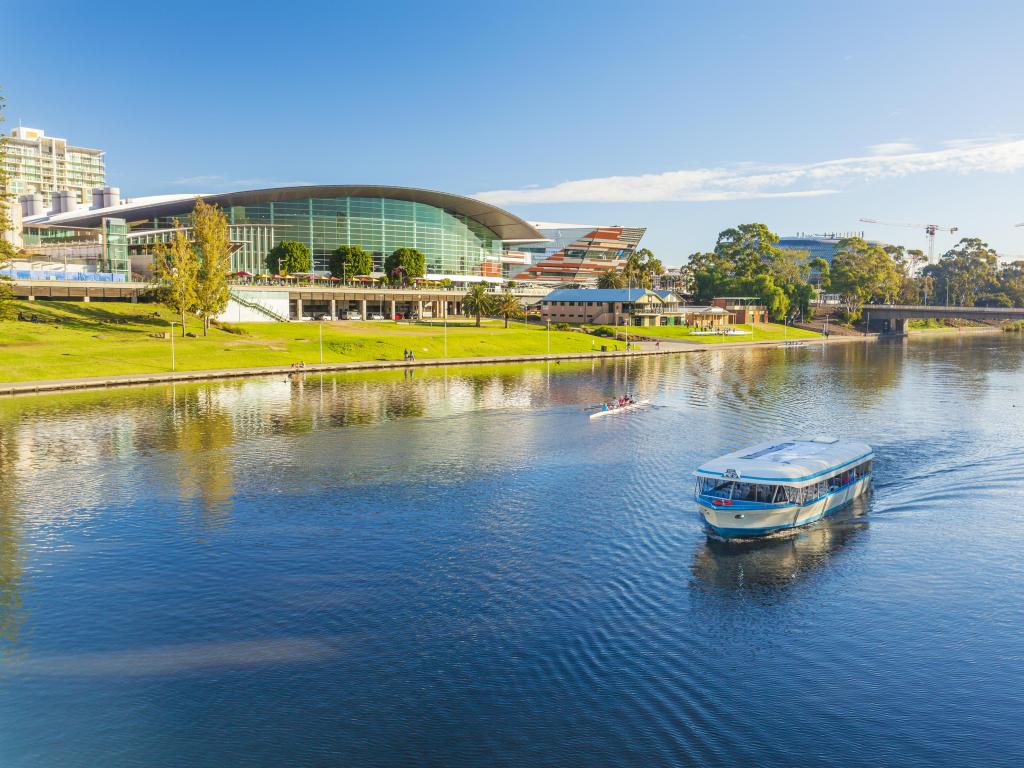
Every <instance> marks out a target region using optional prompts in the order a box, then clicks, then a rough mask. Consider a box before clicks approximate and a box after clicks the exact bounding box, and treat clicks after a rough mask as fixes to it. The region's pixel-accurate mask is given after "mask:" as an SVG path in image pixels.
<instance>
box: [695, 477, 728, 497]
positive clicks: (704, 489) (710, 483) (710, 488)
mask: <svg viewBox="0 0 1024 768" xmlns="http://www.w3.org/2000/svg"><path fill="white" fill-rule="evenodd" d="M734 485H735V483H734V482H733V481H732V480H718V479H716V478H713V477H705V478H702V480H701V493H703V494H705V495H706V496H715V497H717V498H719V499H728V498H731V493H732V487H733V486H734Z"/></svg>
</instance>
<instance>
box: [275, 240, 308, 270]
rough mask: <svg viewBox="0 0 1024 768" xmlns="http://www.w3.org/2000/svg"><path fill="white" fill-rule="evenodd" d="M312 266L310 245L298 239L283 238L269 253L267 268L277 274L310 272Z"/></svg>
mask: <svg viewBox="0 0 1024 768" xmlns="http://www.w3.org/2000/svg"><path fill="white" fill-rule="evenodd" d="M312 267H313V256H312V254H310V252H309V247H308V246H307V245H306V244H305V243H300V242H299V241H298V240H282V241H281V242H279V243H278V244H277V245H275V246H274V247H273V248H271V249H270V252H269V253H268V254H267V269H269V270H270V271H271V272H273V273H274V274H277V275H290V274H293V273H295V272H309V270H310V269H311V268H312Z"/></svg>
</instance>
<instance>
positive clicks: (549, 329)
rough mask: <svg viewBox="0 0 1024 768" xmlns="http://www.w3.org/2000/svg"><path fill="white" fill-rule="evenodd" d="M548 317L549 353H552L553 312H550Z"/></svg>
mask: <svg viewBox="0 0 1024 768" xmlns="http://www.w3.org/2000/svg"><path fill="white" fill-rule="evenodd" d="M546 319H547V323H548V354H549V355H550V354H551V314H550V313H549V314H548V316H547V318H546Z"/></svg>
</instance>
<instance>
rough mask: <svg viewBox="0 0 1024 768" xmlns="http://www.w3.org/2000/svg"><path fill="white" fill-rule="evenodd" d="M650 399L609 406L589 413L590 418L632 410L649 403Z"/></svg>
mask: <svg viewBox="0 0 1024 768" xmlns="http://www.w3.org/2000/svg"><path fill="white" fill-rule="evenodd" d="M650 404H651V401H650V400H637V401H636V402H635V403H627V404H626V405H616V406H615V407H613V408H609V409H608V410H607V411H595V412H594V413H592V414H590V418H592V419H597V418H600V417H601V416H611V415H612V414H613V413H625V412H626V411H634V410H636V409H637V408H643V407H644V406H646V405H650Z"/></svg>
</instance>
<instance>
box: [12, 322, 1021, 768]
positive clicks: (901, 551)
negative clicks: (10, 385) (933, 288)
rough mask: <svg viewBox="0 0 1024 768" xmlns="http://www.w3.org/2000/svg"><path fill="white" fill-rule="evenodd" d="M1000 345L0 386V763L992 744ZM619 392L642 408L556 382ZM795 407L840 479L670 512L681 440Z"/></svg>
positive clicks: (1001, 513) (707, 443)
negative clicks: (612, 414) (760, 500)
mask: <svg viewBox="0 0 1024 768" xmlns="http://www.w3.org/2000/svg"><path fill="white" fill-rule="evenodd" d="M1022 362H1024V361H1022V357H1021V345H1020V343H1019V341H1018V340H1015V339H1002V338H998V337H997V338H995V339H991V338H990V339H985V340H981V339H966V338H964V339H953V340H920V341H912V342H909V343H898V344H844V345H830V346H822V347H820V348H803V349H791V350H771V349H750V350H724V351H709V352H702V353H700V354H692V355H683V356H679V357H667V356H666V357H658V358H644V359H642V360H627V361H622V360H616V361H606V362H604V363H594V364H590V363H587V364H584V365H577V364H568V363H567V364H563V365H559V366H543V365H538V366H524V367H522V368H517V369H514V370H508V369H503V368H486V367H480V368H472V369H452V370H449V371H447V372H445V371H442V370H438V371H422V372H417V373H416V375H415V376H414V377H413V378H409V377H408V376H404V377H403V376H402V375H400V374H399V375H394V374H392V373H389V372H385V373H380V374H372V375H370V374H359V375H351V374H350V375H328V376H315V377H310V376H307V377H305V378H304V379H301V380H290V381H278V380H276V379H274V380H269V379H268V380H266V381H263V380H249V381H245V382H210V383H204V384H196V385H182V386H176V387H174V388H164V387H153V388H145V389H140V390H138V391H135V390H132V391H128V390H125V391H123V392H110V393H72V394H69V395H62V396H61V397H59V398H51V397H41V398H27V399H22V400H19V401H16V402H15V401H8V402H7V404H6V405H2V408H3V409H0V477H2V478H3V480H4V482H3V483H0V647H2V648H3V650H4V651H5V654H4V655H3V656H0V674H2V675H3V681H4V685H3V686H2V687H0V718H2V719H3V722H4V723H5V726H6V727H5V728H4V729H3V733H2V734H0V754H3V755H4V758H5V763H4V765H5V766H7V765H11V766H13V767H14V768H21V766H28V765H44V764H61V765H65V766H72V767H74V766H86V765H95V764H98V763H103V764H104V765H107V766H113V767H114V768H117V767H118V766H134V765H146V764H171V763H174V764H176V765H183V766H207V765H225V764H233V763H237V762H244V763H245V764H247V765H253V766H277V765H284V764H299V763H301V764H328V763H331V762H332V761H334V762H336V761H337V760H338V759H341V758H340V757H339V756H344V758H343V759H344V761H345V762H346V763H347V764H351V765H382V764H385V765H422V764H449V765H484V764H488V765H490V764H510V765H545V764H546V765H559V766H564V765H636V766H646V765H652V764H654V765H662V764H664V765H723V766H725V765H736V764H752V765H780V766H781V765H785V766H796V765H837V766H839V765H841V766H860V765H864V766H868V765H871V766H874V765H878V764H883V765H889V764H891V765H922V766H924V765H929V766H930V765H979V764H986V765H1000V764H1002V765H1017V764H1020V763H1021V762H1024V740H1022V738H1021V736H1020V734H1019V722H1020V717H1021V715H1024V701H1022V693H1021V691H1024V679H1022V672H1021V665H1020V658H1021V657H1022V655H1024V643H1022V640H1021V636H1020V631H1019V628H1020V626H1021V625H1022V623H1024V607H1022V606H1024V594H1022V592H1024V590H1022V584H1024V579H1022V577H1024V561H1022V560H1021V558H1020V557H1019V550H1020V544H1021V543H1022V541H1021V540H1022V538H1024V535H1022V527H1021V524H1020V521H1019V514H1018V510H1019V508H1020V506H1021V500H1022V497H1024V465H1022V464H1021V462H1020V460H1019V456H1020V453H1021V449H1022V448H1024V445H1022V442H1024V439H1022V437H1021V435H1022V434H1024V431H1022V430H1021V427H1022V421H1024V408H1013V407H1008V404H1009V405H1010V406H1012V405H1013V398H1014V397H1015V396H1016V393H1017V392H1018V390H1019V381H1020V374H1021V367H1022ZM623 391H631V392H635V393H638V394H640V395H642V396H643V397H647V398H650V399H651V400H652V407H651V408H649V409H646V410H645V411H642V412H637V413H635V414H631V415H630V416H628V417H623V418H616V419H605V420H598V421H596V422H594V423H591V422H590V421H589V419H587V418H586V413H585V411H583V410H581V404H583V403H593V402H597V401H599V400H601V399H605V398H608V397H611V396H613V395H614V394H619V393H621V392H623ZM817 433H831V434H836V435H839V436H842V437H850V438H857V439H862V440H865V441H867V442H869V443H871V444H872V445H873V446H874V447H875V449H876V453H877V455H878V460H877V462H876V473H875V481H874V492H873V494H871V495H869V496H865V497H863V498H861V499H858V500H857V501H856V502H855V503H854V504H853V505H850V506H849V507H847V508H846V509H844V510H842V511H840V512H838V513H836V514H835V515H833V516H831V517H829V518H827V519H825V520H822V521H819V522H817V523H814V524H813V525H810V526H806V527H804V528H802V529H799V530H797V531H792V532H787V533H784V534H780V535H777V536H772V537H767V538H765V539H762V540H755V541H726V540H720V539H715V538H714V537H710V536H708V535H707V534H706V532H705V531H704V530H703V528H702V525H701V522H700V520H699V518H698V516H697V514H696V509H695V506H694V504H693V501H692V496H691V494H692V485H693V478H692V470H693V468H694V467H695V466H697V465H699V464H700V463H702V462H703V461H706V460H708V459H710V458H713V457H715V456H718V455H721V454H722V453H725V452H727V451H730V450H734V449H736V448H739V447H742V446H744V445H747V444H750V443H753V442H757V441H761V440H766V439H771V438H775V437H778V436H782V435H791V434H817ZM154 734H158V735H159V738H157V737H155V736H154ZM66 745H74V750H73V751H72V750H69V749H68V748H67V747H66Z"/></svg>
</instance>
